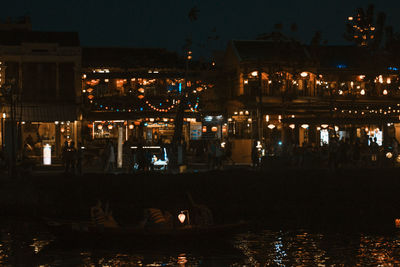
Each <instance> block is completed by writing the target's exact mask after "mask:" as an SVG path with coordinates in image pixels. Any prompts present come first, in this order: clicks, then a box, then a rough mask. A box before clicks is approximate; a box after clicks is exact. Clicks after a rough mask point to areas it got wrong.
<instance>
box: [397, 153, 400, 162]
mask: <svg viewBox="0 0 400 267" xmlns="http://www.w3.org/2000/svg"><path fill="white" fill-rule="evenodd" d="M396 161H397V163H400V155H398V156H397V157H396Z"/></svg>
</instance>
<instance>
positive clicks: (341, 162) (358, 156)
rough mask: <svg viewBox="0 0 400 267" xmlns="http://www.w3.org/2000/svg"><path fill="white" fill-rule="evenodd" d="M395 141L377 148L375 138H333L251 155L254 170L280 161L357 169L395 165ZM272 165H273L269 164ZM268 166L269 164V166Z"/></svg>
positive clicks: (299, 164) (280, 147) (272, 147)
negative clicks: (321, 142) (322, 142)
mask: <svg viewBox="0 0 400 267" xmlns="http://www.w3.org/2000/svg"><path fill="white" fill-rule="evenodd" d="M398 146H399V145H398V142H397V140H396V139H395V138H393V139H392V140H391V142H389V143H388V144H387V145H386V146H384V145H382V146H379V145H378V143H377V140H376V138H369V139H364V140H362V139H355V140H353V141H350V140H349V139H344V138H343V139H340V140H339V139H338V138H332V139H331V140H330V142H329V144H326V143H325V144H323V145H322V146H316V145H315V144H303V145H302V146H298V145H289V146H285V145H279V144H278V145H275V146H270V147H268V148H266V153H265V156H264V157H262V156H261V155H259V154H257V153H259V149H256V148H254V146H253V150H252V151H253V153H252V155H253V156H252V160H253V166H254V167H257V166H260V165H263V164H264V163H266V165H267V166H268V162H270V161H274V160H275V162H277V161H280V163H282V164H285V166H291V167H297V168H311V167H313V168H315V167H319V168H331V169H336V168H353V167H354V168H358V167H366V166H374V167H390V166H395V165H396V164H397V163H399V162H398V161H399V160H400V158H399V151H398ZM271 164H272V163H271ZM269 166H270V165H269Z"/></svg>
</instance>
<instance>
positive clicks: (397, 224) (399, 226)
mask: <svg viewBox="0 0 400 267" xmlns="http://www.w3.org/2000/svg"><path fill="white" fill-rule="evenodd" d="M394 224H395V225H396V228H400V219H394Z"/></svg>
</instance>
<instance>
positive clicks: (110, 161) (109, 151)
mask: <svg viewBox="0 0 400 267" xmlns="http://www.w3.org/2000/svg"><path fill="white" fill-rule="evenodd" d="M114 167H115V152H114V145H113V142H112V141H109V142H108V143H107V147H106V166H105V169H104V172H113V171H114Z"/></svg>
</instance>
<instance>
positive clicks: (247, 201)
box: [0, 169, 400, 232]
mask: <svg viewBox="0 0 400 267" xmlns="http://www.w3.org/2000/svg"><path fill="white" fill-rule="evenodd" d="M398 173H399V170H397V169H364V170H339V171H336V172H329V171H324V170H279V171H278V170H276V171H270V172H264V173H260V172H253V171H248V170H232V171H225V172H223V171H220V172H209V173H195V174H180V175H172V174H171V175H170V174H158V173H152V174H149V173H148V174H139V175H135V176H129V175H98V174H96V175H94V174H93V175H90V174H87V175H85V176H75V177H74V176H44V177H24V178H22V179H19V180H9V179H8V180H7V179H3V180H2V181H1V191H0V216H7V217H10V216H11V217H16V218H20V219H24V218H26V219H27V220H30V221H32V220H40V218H42V217H57V218H68V219H71V218H77V219H88V218H89V207H90V206H91V205H93V204H94V202H95V200H97V199H101V200H102V201H103V203H105V202H106V201H109V203H110V206H111V208H112V210H113V213H114V217H115V218H116V220H117V221H119V222H121V223H122V224H130V223H134V222H136V221H137V220H138V219H140V216H141V212H140V211H141V210H142V208H146V207H159V208H161V209H165V210H169V211H170V212H171V213H172V214H177V213H178V212H179V211H181V210H184V209H187V208H189V205H190V203H189V201H188V199H187V197H186V194H185V193H186V192H190V193H191V194H192V196H193V199H194V200H195V201H196V202H198V203H199V204H205V205H207V206H208V207H209V208H210V209H211V210H212V211H213V214H214V217H215V221H216V222H217V223H231V222H236V221H239V220H247V221H250V222H251V223H252V226H253V227H257V226H258V225H260V227H266V226H268V227H269V228H270V229H281V228H282V227H285V228H286V229H299V228H312V229H316V230H319V231H324V230H335V229H340V230H344V229H345V230H349V231H351V232H354V231H392V230H394V219H395V218H400V177H399V175H398Z"/></svg>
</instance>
